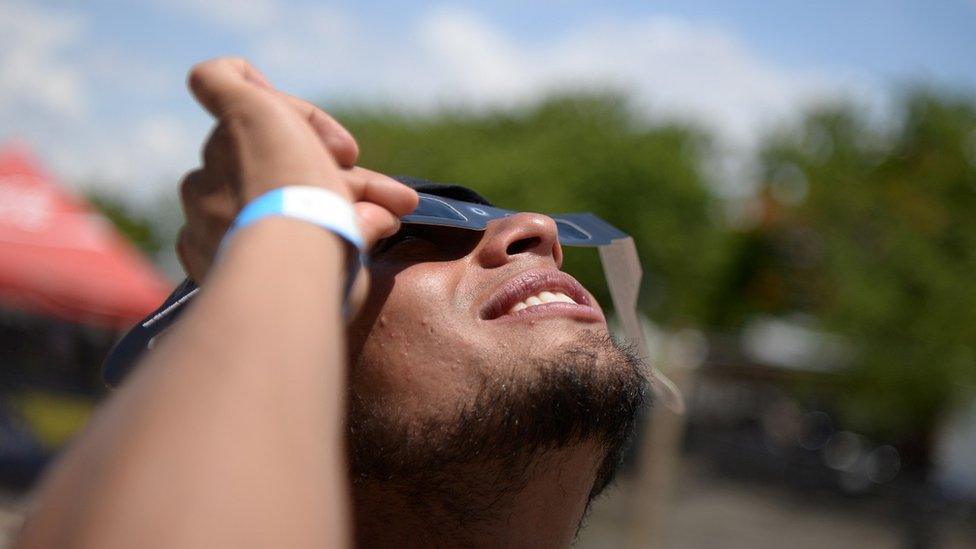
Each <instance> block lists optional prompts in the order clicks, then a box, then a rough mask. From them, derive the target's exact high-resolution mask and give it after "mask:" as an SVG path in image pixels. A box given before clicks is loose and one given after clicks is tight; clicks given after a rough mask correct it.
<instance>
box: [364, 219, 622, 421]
mask: <svg viewBox="0 0 976 549" xmlns="http://www.w3.org/2000/svg"><path fill="white" fill-rule="evenodd" d="M561 264H562V249H561V248H560V246H559V242H558V240H557V237H556V227H555V224H554V223H553V221H552V219H551V218H549V217H546V216H543V215H539V214H529V213H521V214H517V215H513V216H511V217H508V218H504V219H498V220H495V221H493V222H492V223H491V224H489V227H488V229H487V230H486V231H485V232H483V233H482V232H480V231H469V230H464V229H453V228H443V227H431V226H417V225H413V226H410V225H407V226H404V229H403V230H402V231H401V232H400V233H399V234H398V235H397V236H396V237H394V238H392V239H389V240H388V241H386V242H382V243H380V245H379V246H377V251H376V252H375V253H374V254H373V256H372V258H371V262H370V271H371V274H372V279H373V290H372V293H371V295H370V299H369V302H368V303H367V305H366V307H365V314H364V315H362V317H360V319H359V322H357V324H356V325H355V326H354V329H353V330H352V332H353V334H354V336H353V337H354V341H353V342H352V347H353V349H352V350H353V355H354V356H358V357H359V360H358V363H359V364H360V365H361V368H360V370H358V371H356V372H354V383H356V389H357V390H358V391H360V393H361V394H363V395H370V396H375V397H382V398H390V399H395V401H396V406H397V408H398V409H399V410H400V412H401V413H402V414H404V415H405V416H412V415H413V414H429V413H432V412H436V411H437V410H439V409H440V410H453V409H454V408H456V406H457V403H458V402H463V401H464V400H465V399H467V398H470V397H471V396H472V391H474V390H476V389H477V387H478V385H479V383H480V381H481V379H482V378H483V377H484V376H499V375H513V374H514V375H517V372H510V371H504V370H503V369H506V368H508V369H510V368H512V367H513V366H518V365H519V364H524V363H527V362H529V361H531V360H532V359H536V358H538V357H543V356H546V355H547V354H550V353H552V352H553V351H554V350H555V349H557V348H558V347H559V346H561V345H565V344H567V343H569V342H571V341H572V340H573V339H574V338H576V337H578V336H579V333H580V331H586V332H592V333H594V334H598V335H605V334H606V331H607V326H606V321H605V319H604V316H603V312H602V311H601V309H600V306H599V305H598V304H597V303H596V300H595V299H593V297H592V295H590V293H589V292H587V291H586V290H585V289H584V288H583V287H582V286H581V285H580V284H579V283H577V282H576V281H575V279H573V278H572V277H570V276H569V275H567V274H565V273H562V272H560V271H559V268H560V266H561ZM543 292H546V293H543ZM536 299H538V300H540V301H542V300H545V301H548V303H543V304H541V305H540V304H539V303H538V302H537V301H536ZM520 303H521V304H524V305H528V307H526V308H522V307H523V306H524V305H520ZM533 304H534V305H533ZM513 308H519V309H521V310H519V311H513V310H512V309H513Z"/></svg>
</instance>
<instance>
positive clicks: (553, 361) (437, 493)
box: [348, 331, 648, 524]
mask: <svg viewBox="0 0 976 549" xmlns="http://www.w3.org/2000/svg"><path fill="white" fill-rule="evenodd" d="M488 360H489V359H485V364H482V365H477V366H480V367H475V368H472V371H475V372H478V376H477V377H478V383H479V388H478V390H477V392H476V393H475V395H476V396H475V397H474V398H473V399H470V400H469V401H467V402H463V403H458V405H457V409H456V410H453V411H452V412H451V413H440V414H438V415H437V416H436V417H420V418H417V417H403V416H402V415H401V414H400V413H399V411H398V409H397V407H396V405H395V404H396V403H394V402H378V401H376V400H375V399H367V398H364V397H363V396H361V395H359V394H357V393H356V392H355V391H353V392H351V393H350V395H349V421H348V447H349V460H350V468H351V472H352V480H353V483H354V485H356V484H359V485H363V484H374V485H382V486H383V488H384V489H386V490H392V491H395V492H396V493H398V494H399V495H400V496H403V497H405V498H407V499H408V500H409V501H411V502H412V504H413V505H417V506H420V507H423V506H429V507H430V508H431V510H432V512H433V511H434V510H435V509H436V511H438V512H440V513H441V514H446V515H448V516H450V517H451V520H452V521H454V522H455V523H456V524H465V523H469V522H473V521H475V520H485V519H486V518H488V517H491V516H493V515H496V514H499V513H503V512H504V507H505V505H504V502H505V501H506V500H507V499H508V498H510V497H513V496H515V495H517V494H518V492H519V491H520V490H521V489H522V488H523V487H524V486H525V484H526V483H527V482H528V481H529V480H530V477H531V475H532V472H533V467H534V466H536V464H537V463H538V462H539V461H540V460H539V458H540V457H541V456H543V455H545V454H546V453H547V452H550V451H552V450H558V449H562V448H567V447H571V446H573V445H580V446H582V445H583V444H591V445H592V443H594V442H595V443H596V447H598V448H600V449H601V450H602V451H603V455H602V456H600V459H599V463H600V465H599V467H598V470H597V472H596V478H595V481H594V483H593V486H592V489H591V490H590V500H592V499H593V497H595V496H596V495H597V494H599V493H600V492H601V491H602V490H603V489H604V488H605V487H606V486H607V485H608V484H609V483H610V482H611V480H612V479H613V477H614V475H615V473H616V471H617V469H618V468H619V465H620V462H621V459H622V457H623V455H624V453H625V451H626V449H627V447H628V445H629V443H630V441H631V440H632V438H633V435H634V431H635V427H636V424H637V420H638V417H639V415H640V413H641V410H642V409H643V407H644V406H645V404H646V403H647V401H648V392H647V380H646V377H645V375H644V365H643V362H642V361H641V359H640V358H639V357H638V355H637V354H636V353H635V352H634V350H633V349H632V348H629V347H626V346H623V345H620V344H618V343H617V342H615V341H613V340H612V339H611V338H610V337H609V336H606V335H597V334H594V333H593V332H589V331H581V332H580V333H579V334H577V335H576V337H575V338H574V339H573V340H572V341H571V342H570V343H567V344H565V345H562V346H560V347H558V348H557V349H556V350H554V351H552V352H549V353H546V356H535V357H531V358H529V359H526V360H522V361H519V362H513V361H510V360H509V361H508V363H506V364H497V362H498V361H499V360H505V359H502V358H500V357H493V358H492V359H491V360H492V361H493V362H495V363H493V364H489V363H488ZM354 367H355V366H354ZM500 372H504V373H500Z"/></svg>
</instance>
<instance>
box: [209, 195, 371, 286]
mask: <svg viewBox="0 0 976 549" xmlns="http://www.w3.org/2000/svg"><path fill="white" fill-rule="evenodd" d="M270 216H282V217H290V218H293V219H301V220H302V221H307V222H309V223H313V224H315V225H318V226H319V227H322V228H323V229H326V230H328V231H331V232H333V233H335V234H336V235H338V236H340V237H341V238H342V239H343V240H345V241H346V242H348V243H350V244H352V245H353V247H354V248H356V253H353V254H352V255H351V256H350V257H349V262H348V263H349V268H348V273H347V276H346V284H345V296H346V298H347V299H348V298H349V293H350V292H351V291H352V284H353V282H355V280H356V274H357V273H358V272H359V268H360V267H362V265H363V257H362V253H363V246H364V244H363V237H362V235H360V233H359V227H358V226H357V225H356V213H355V211H354V210H353V208H352V204H350V203H349V201H348V200H346V199H345V198H343V197H342V196H340V195H338V194H336V193H334V192H332V191H329V190H326V189H323V188H320V187H306V186H289V187H279V188H277V189H274V190H271V191H268V192H266V193H264V194H262V195H261V196H259V197H257V198H255V199H254V200H252V201H250V202H248V203H247V205H246V206H244V208H243V209H242V210H241V211H240V213H238V214H237V218H236V219H235V220H234V223H233V224H232V225H231V226H230V229H228V230H227V234H225V235H224V239H223V241H222V242H221V244H220V248H221V249H223V248H224V246H225V245H226V244H227V241H228V240H229V239H230V238H231V236H233V234H234V233H235V232H237V231H239V230H240V229H243V228H244V227H247V226H248V225H251V224H252V223H255V222H257V221H259V220H261V219H264V218H266V217H270Z"/></svg>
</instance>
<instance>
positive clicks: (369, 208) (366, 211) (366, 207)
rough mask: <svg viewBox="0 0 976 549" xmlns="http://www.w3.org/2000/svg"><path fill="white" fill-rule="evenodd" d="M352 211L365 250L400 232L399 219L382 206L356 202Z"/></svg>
mask: <svg viewBox="0 0 976 549" xmlns="http://www.w3.org/2000/svg"><path fill="white" fill-rule="evenodd" d="M353 210H355V212H356V224H357V225H358V226H359V232H360V234H361V235H362V237H363V244H364V245H365V247H366V249H367V250H369V249H370V248H372V247H373V245H374V244H376V242H378V241H379V240H380V239H383V238H386V237H388V236H392V235H393V234H394V233H396V232H397V231H398V230H400V218H399V217H397V216H395V215H393V214H392V213H390V210H387V209H386V208H384V207H382V206H378V205H376V204H374V203H372V202H357V203H355V204H353Z"/></svg>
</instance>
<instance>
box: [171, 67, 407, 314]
mask: <svg viewBox="0 0 976 549" xmlns="http://www.w3.org/2000/svg"><path fill="white" fill-rule="evenodd" d="M188 80H189V87H190V89H191V90H192V92H193V94H194V96H195V97H196V98H197V100H198V101H199V102H200V104H201V105H203V106H204V107H205V108H206V109H207V110H208V111H209V112H210V113H211V114H212V115H213V116H214V117H215V118H216V125H215V127H214V129H213V131H212V133H211V134H210V137H209V139H208V140H207V142H206V143H205V144H204V146H203V154H202V156H203V165H202V166H201V167H200V168H198V169H196V170H193V171H191V172H189V173H188V174H187V175H186V176H185V177H184V179H183V181H182V183H181V185H180V197H181V201H182V204H183V211H184V213H185V216H186V224H185V225H184V226H183V228H182V230H181V231H180V235H179V238H178V241H177V244H176V249H177V254H178V256H179V258H180V262H181V263H182V265H183V268H184V269H185V270H186V272H187V274H188V275H189V276H190V278H192V279H194V280H195V281H197V282H201V283H202V282H203V281H204V280H205V278H206V276H207V273H208V272H209V271H210V267H211V264H212V262H213V259H214V256H215V254H216V252H217V248H218V246H219V245H220V241H221V239H222V238H223V235H224V233H226V231H227V229H228V227H229V226H230V224H231V223H232V222H233V220H234V218H235V217H236V215H237V213H238V211H240V209H241V208H242V207H243V206H244V205H245V204H247V203H248V202H249V201H250V200H253V199H254V198H255V197H257V196H259V195H261V194H263V193H265V192H267V191H270V190H272V189H274V188H277V187H282V186H286V185H313V186H320V187H323V188H326V189H329V190H331V191H333V192H336V193H338V194H340V195H342V196H344V197H346V198H347V199H349V200H350V201H351V202H353V203H354V208H355V210H356V215H357V219H358V221H359V228H360V231H361V232H362V235H363V238H364V240H365V242H366V245H367V246H372V245H373V244H374V243H375V242H376V241H377V240H379V239H381V238H383V237H385V236H389V235H390V234H392V233H394V232H396V230H397V229H398V228H399V217H400V216H401V215H404V214H407V213H409V212H411V211H413V209H414V208H415V207H416V205H417V194H416V193H415V192H414V191H413V190H412V189H410V188H409V187H406V186H405V185H402V184H401V183H399V182H397V181H396V180H394V179H392V178H389V177H387V176H385V175H382V174H379V173H376V172H372V171H369V170H366V169H363V168H357V167H355V163H356V160H357V157H358V154H359V149H358V146H357V144H356V141H355V140H354V139H353V137H352V135H351V134H350V133H349V132H348V131H347V130H346V129H345V128H343V127H342V125H340V124H339V123H338V122H337V121H336V120H335V119H333V118H332V117H331V116H329V115H328V114H327V113H325V112H324V111H322V110H321V109H319V108H318V107H316V106H314V105H312V104H311V103H308V102H306V101H303V100H301V99H298V98H296V97H292V96H290V95H287V94H285V93H282V92H280V91H277V90H275V89H274V88H272V87H271V85H270V84H269V83H268V81H267V80H266V79H265V78H264V76H263V75H261V73H260V72H258V71H257V69H255V68H254V67H252V66H251V65H249V64H248V63H247V62H246V61H244V60H243V59H236V58H222V59H215V60H212V61H206V62H204V63H201V64H199V65H197V66H195V67H194V68H193V69H192V70H191V71H190V75H189V79H188ZM361 278H363V277H361ZM357 286H358V288H357V292H356V296H357V297H358V298H354V299H353V303H352V306H353V309H354V310H355V308H356V304H357V302H360V301H361V299H362V297H363V296H364V294H365V285H364V284H362V283H361V282H360V283H358V284H357Z"/></svg>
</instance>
